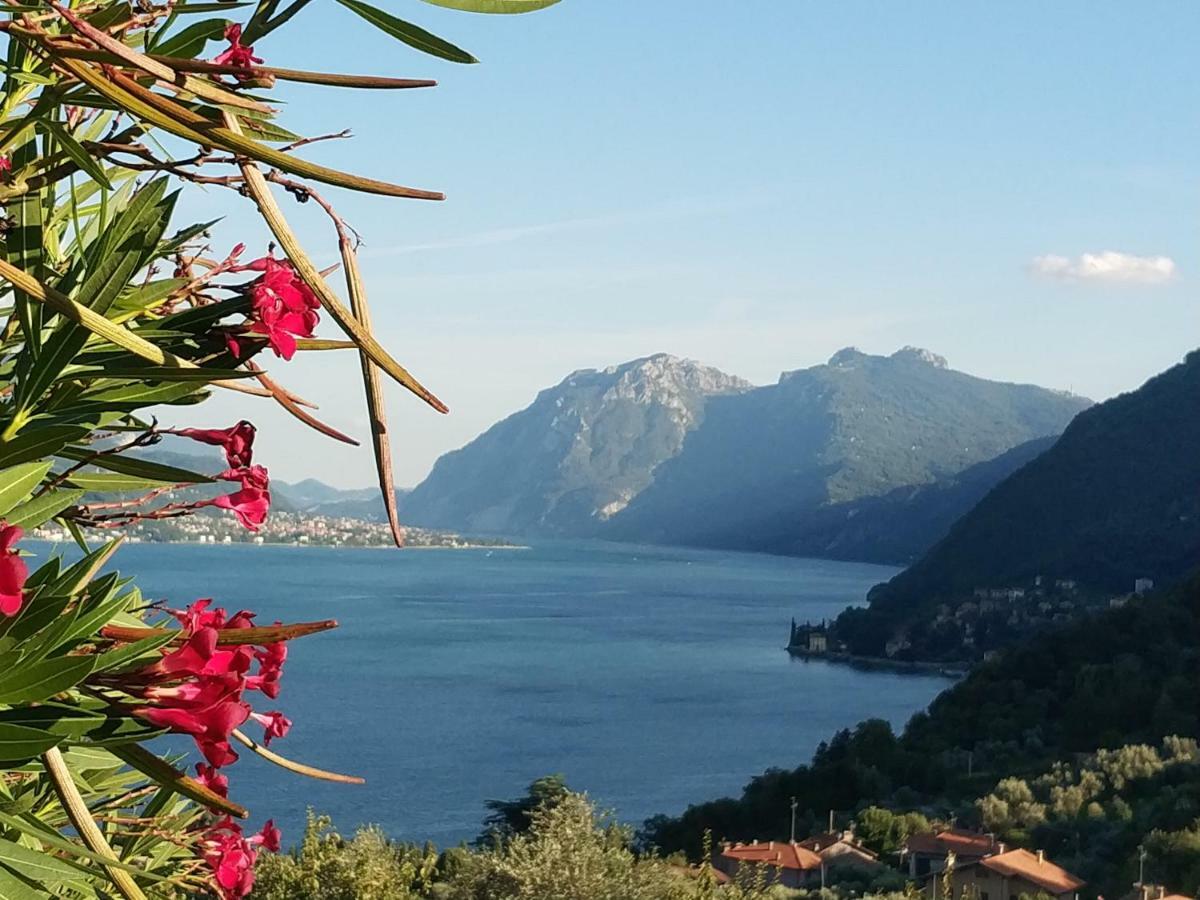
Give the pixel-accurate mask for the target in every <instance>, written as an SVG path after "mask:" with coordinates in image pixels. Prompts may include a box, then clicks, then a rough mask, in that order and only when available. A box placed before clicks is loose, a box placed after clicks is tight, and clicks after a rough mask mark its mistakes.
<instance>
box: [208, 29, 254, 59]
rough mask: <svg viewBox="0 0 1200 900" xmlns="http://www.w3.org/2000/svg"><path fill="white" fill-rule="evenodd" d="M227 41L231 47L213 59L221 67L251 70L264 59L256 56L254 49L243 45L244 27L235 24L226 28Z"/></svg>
mask: <svg viewBox="0 0 1200 900" xmlns="http://www.w3.org/2000/svg"><path fill="white" fill-rule="evenodd" d="M225 40H227V41H229V47H228V48H227V49H226V50H224V51H222V52H221V53H219V54H217V55H216V56H214V57H213V62H214V63H216V64H217V65H219V66H240V67H242V68H246V69H248V68H250V67H251V66H252V65H254V64H255V63H260V62H262V59H260V58H259V57H257V56H255V55H254V48H253V47H247V46H246V45H245V44H243V43H242V26H241V25H239V24H237V23H236V22H233V23H231V24H229V25H227V26H226V27H225Z"/></svg>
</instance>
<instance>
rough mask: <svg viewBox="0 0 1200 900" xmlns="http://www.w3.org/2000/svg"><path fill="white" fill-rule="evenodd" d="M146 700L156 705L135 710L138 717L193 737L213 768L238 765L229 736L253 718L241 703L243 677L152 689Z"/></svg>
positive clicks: (232, 675)
mask: <svg viewBox="0 0 1200 900" xmlns="http://www.w3.org/2000/svg"><path fill="white" fill-rule="evenodd" d="M145 696H146V698H147V699H148V700H151V701H153V702H152V704H151V705H149V706H141V707H138V708H137V709H136V710H134V712H135V714H136V715H139V716H141V717H142V718H143V719H145V720H146V721H147V722H150V723H151V724H153V725H158V726H159V727H161V728H169V729H170V730H171V731H174V732H176V733H178V734H190V735H191V736H192V738H193V739H194V740H195V741H196V745H197V746H198V747H199V748H200V752H201V753H203V754H204V758H205V759H206V760H208V763H209V765H211V766H214V767H216V768H221V767H222V766H227V765H229V764H230V763H232V762H236V761H237V758H238V755H237V753H235V752H234V751H233V748H232V747H230V746H229V735H230V734H231V733H232V732H233V729H235V728H237V727H238V726H239V725H241V724H242V723H244V722H245V721H246V720H247V719H248V718H250V705H249V704H248V703H245V702H243V701H242V699H241V696H242V678H241V676H240V674H238V673H235V672H230V673H227V674H225V675H218V676H205V677H203V678H200V679H197V680H196V681H191V682H185V683H184V684H181V685H178V686H176V687H151V688H147V689H146V691H145Z"/></svg>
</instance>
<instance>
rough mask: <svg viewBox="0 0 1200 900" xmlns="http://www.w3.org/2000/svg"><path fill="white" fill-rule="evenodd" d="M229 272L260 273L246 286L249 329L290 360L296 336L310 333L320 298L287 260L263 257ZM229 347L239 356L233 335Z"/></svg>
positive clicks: (316, 320)
mask: <svg viewBox="0 0 1200 900" xmlns="http://www.w3.org/2000/svg"><path fill="white" fill-rule="evenodd" d="M231 271H235V272H242V271H249V272H262V273H263V274H262V276H261V277H260V278H258V279H256V280H255V281H253V282H251V283H250V285H249V292H250V320H251V325H250V331H251V332H253V333H255V334H262V335H266V337H267V342H268V343H269V344H270V345H271V349H272V350H274V351H275V355H276V356H279V357H281V358H283V359H291V358H292V357H293V356H294V355H295V354H296V338H301V337H303V338H308V337H312V336H313V330H314V329H315V328H316V327H317V322H318V321H319V317H318V316H317V310H318V309H320V308H321V301H320V300H318V299H317V296H316V294H314V293H313V292H312V289H311V288H310V287H309V286H308V285H307V284H305V282H304V280H303V279H302V278H300V276H299V275H297V274H296V269H295V267H293V266H292V264H291V263H290V262H288V261H287V260H286V259H276V258H275V257H273V256H263V257H260V258H259V259H256V260H253V261H252V262H249V263H246V264H245V265H244V266H238V267H237V268H235V269H232V270H231ZM230 350H231V352H232V353H233V354H234V356H238V357H240V355H241V348H240V347H239V346H238V345H237V343H236V338H235V339H233V341H232V343H231V346H230Z"/></svg>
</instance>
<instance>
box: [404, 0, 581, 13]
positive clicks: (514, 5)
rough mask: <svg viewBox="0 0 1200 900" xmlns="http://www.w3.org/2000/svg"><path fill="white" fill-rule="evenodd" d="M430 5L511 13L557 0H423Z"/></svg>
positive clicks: (533, 9)
mask: <svg viewBox="0 0 1200 900" xmlns="http://www.w3.org/2000/svg"><path fill="white" fill-rule="evenodd" d="M425 2H426V3H428V4H430V5H431V6H444V7H445V8H446V9H459V10H462V11H463V12H473V13H488V14H491V15H511V14H513V13H527V12H534V11H535V10H539V9H545V8H546V7H547V6H553V5H554V4H555V3H558V2H559V0H425Z"/></svg>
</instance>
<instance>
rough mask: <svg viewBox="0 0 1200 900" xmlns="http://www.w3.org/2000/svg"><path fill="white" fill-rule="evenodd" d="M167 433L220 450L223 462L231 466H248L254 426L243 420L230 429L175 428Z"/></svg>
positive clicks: (252, 444)
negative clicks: (222, 454)
mask: <svg viewBox="0 0 1200 900" xmlns="http://www.w3.org/2000/svg"><path fill="white" fill-rule="evenodd" d="M167 433H168V434H175V435H178V436H179V437H185V438H191V439H192V440H193V441H199V442H200V443H202V444H211V445H213V446H214V447H220V448H222V449H223V450H224V451H225V461H226V462H227V463H229V465H231V466H248V465H250V460H251V457H252V455H253V448H254V426H253V425H252V424H251V423H250V422H247V421H246V420H245V419H243V420H242V421H240V422H238V423H237V424H236V425H234V426H233V427H232V428H177V429H175V430H174V431H169V432H167Z"/></svg>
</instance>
